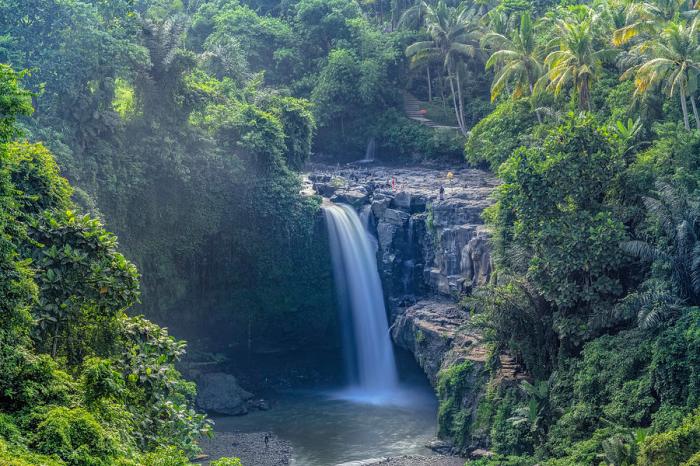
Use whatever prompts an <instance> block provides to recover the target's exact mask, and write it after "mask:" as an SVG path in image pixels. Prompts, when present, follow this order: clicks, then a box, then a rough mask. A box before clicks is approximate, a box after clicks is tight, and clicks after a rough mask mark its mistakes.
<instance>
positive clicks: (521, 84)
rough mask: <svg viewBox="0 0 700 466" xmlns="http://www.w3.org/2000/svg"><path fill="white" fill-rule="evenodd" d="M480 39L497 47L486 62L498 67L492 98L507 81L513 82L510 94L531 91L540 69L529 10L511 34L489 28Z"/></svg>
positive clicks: (515, 94) (488, 65)
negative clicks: (499, 32) (489, 30)
mask: <svg viewBox="0 0 700 466" xmlns="http://www.w3.org/2000/svg"><path fill="white" fill-rule="evenodd" d="M483 42H484V43H493V44H494V45H495V46H496V48H497V49H498V50H497V51H495V52H494V53H492V54H491V57H490V58H489V59H488V61H487V62H486V69H489V68H494V67H495V68H497V71H496V75H495V77H494V80H493V84H492V85H491V101H494V100H495V99H496V98H497V97H498V96H499V95H500V94H501V92H503V89H504V88H505V87H506V85H507V84H508V83H513V84H514V88H513V93H512V97H513V98H518V97H521V96H523V95H528V94H529V95H532V92H533V88H534V85H535V83H536V82H537V80H538V79H539V78H540V77H541V76H542V71H543V70H542V64H541V62H540V56H539V50H538V48H537V45H536V44H535V29H534V27H533V24H532V20H531V19H530V14H529V13H524V14H523V15H522V16H521V17H520V27H519V28H518V30H517V31H515V32H514V33H513V35H512V36H511V38H508V37H506V36H504V35H503V34H498V33H496V32H492V33H489V34H487V35H486V36H484V39H483ZM538 117H539V115H538Z"/></svg>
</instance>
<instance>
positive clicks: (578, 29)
mask: <svg viewBox="0 0 700 466" xmlns="http://www.w3.org/2000/svg"><path fill="white" fill-rule="evenodd" d="M596 19H597V16H596V15H594V14H592V13H591V14H589V15H587V17H586V18H585V19H580V20H579V21H576V22H575V21H570V20H568V19H557V20H556V21H555V25H556V28H557V33H558V36H559V37H558V38H559V48H558V50H554V51H553V52H551V53H549V55H547V57H546V58H545V59H544V64H545V66H546V67H547V73H546V74H545V75H544V76H542V78H540V79H539V81H538V83H537V87H538V88H540V89H541V88H545V89H547V90H549V91H552V92H554V94H555V95H558V94H559V93H560V92H561V91H562V90H563V89H564V88H566V86H567V85H568V84H570V83H571V84H573V86H574V88H575V89H576V92H577V93H578V104H579V107H580V108H581V109H582V110H590V109H591V102H590V89H591V85H592V83H593V82H594V81H595V79H596V78H597V77H598V75H599V73H600V71H601V68H602V63H603V58H604V57H605V56H606V55H609V54H610V53H611V50H610V49H598V48H597V46H596V37H595V31H596V24H595V23H596Z"/></svg>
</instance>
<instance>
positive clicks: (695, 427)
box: [639, 412, 700, 466]
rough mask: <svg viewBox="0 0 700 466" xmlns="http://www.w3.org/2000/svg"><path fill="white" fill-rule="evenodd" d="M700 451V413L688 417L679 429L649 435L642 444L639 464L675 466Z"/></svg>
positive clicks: (645, 465) (644, 465)
mask: <svg viewBox="0 0 700 466" xmlns="http://www.w3.org/2000/svg"><path fill="white" fill-rule="evenodd" d="M697 452H700V413H697V412H696V413H694V414H691V415H689V416H688V417H686V419H685V420H684V421H683V424H682V425H681V426H680V427H678V428H677V429H673V430H670V431H667V432H662V433H659V434H654V435H650V436H648V437H647V438H646V439H645V441H644V443H643V444H642V449H641V452H640V456H639V464H640V465H642V466H674V465H679V464H681V463H683V462H685V461H688V460H689V459H690V458H691V457H692V456H694V455H695V453H697Z"/></svg>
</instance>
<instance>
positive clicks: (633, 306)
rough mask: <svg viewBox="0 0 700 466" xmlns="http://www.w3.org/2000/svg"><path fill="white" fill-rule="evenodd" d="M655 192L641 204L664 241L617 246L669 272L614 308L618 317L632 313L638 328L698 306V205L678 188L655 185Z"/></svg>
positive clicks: (699, 211)
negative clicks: (656, 225) (654, 194)
mask: <svg viewBox="0 0 700 466" xmlns="http://www.w3.org/2000/svg"><path fill="white" fill-rule="evenodd" d="M656 189H657V192H658V197H657V198H651V197H647V198H644V204H645V206H646V208H647V210H648V211H649V213H650V214H651V215H652V216H654V217H655V218H656V219H657V220H658V222H659V224H660V226H661V229H662V231H663V236H664V239H665V242H662V243H661V244H650V243H648V242H646V241H642V240H634V241H627V242H625V243H623V244H622V245H621V246H622V249H623V250H624V251H625V252H627V253H628V254H630V255H631V256H634V257H638V258H639V259H642V260H644V261H647V262H653V263H656V264H657V265H659V266H660V267H659V269H660V270H667V271H668V273H669V277H668V278H670V280H669V279H666V277H660V279H659V278H651V279H649V280H647V281H646V282H645V283H644V284H643V286H642V287H641V289H640V291H638V292H635V293H633V294H631V295H629V296H627V297H625V299H623V300H622V302H621V303H620V304H619V305H618V313H620V314H622V315H625V314H626V315H629V314H632V313H636V314H637V317H638V321H639V325H640V326H641V327H642V328H651V327H654V326H656V325H658V324H659V323H660V322H661V321H662V320H663V318H664V317H666V315H667V314H669V313H670V312H674V311H678V310H679V309H680V307H681V306H682V305H689V306H695V305H698V304H700V206H699V205H698V203H697V202H696V201H695V200H693V199H692V198H691V197H690V196H688V193H687V192H685V191H684V190H682V189H674V188H672V187H671V186H669V185H667V184H664V183H657V185H656ZM669 285H670V286H669Z"/></svg>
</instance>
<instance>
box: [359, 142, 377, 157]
mask: <svg viewBox="0 0 700 466" xmlns="http://www.w3.org/2000/svg"><path fill="white" fill-rule="evenodd" d="M375 152H377V142H376V141H375V140H374V137H371V138H369V141H367V149H365V158H364V159H362V160H360V161H359V162H360V163H372V162H374V154H375Z"/></svg>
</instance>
